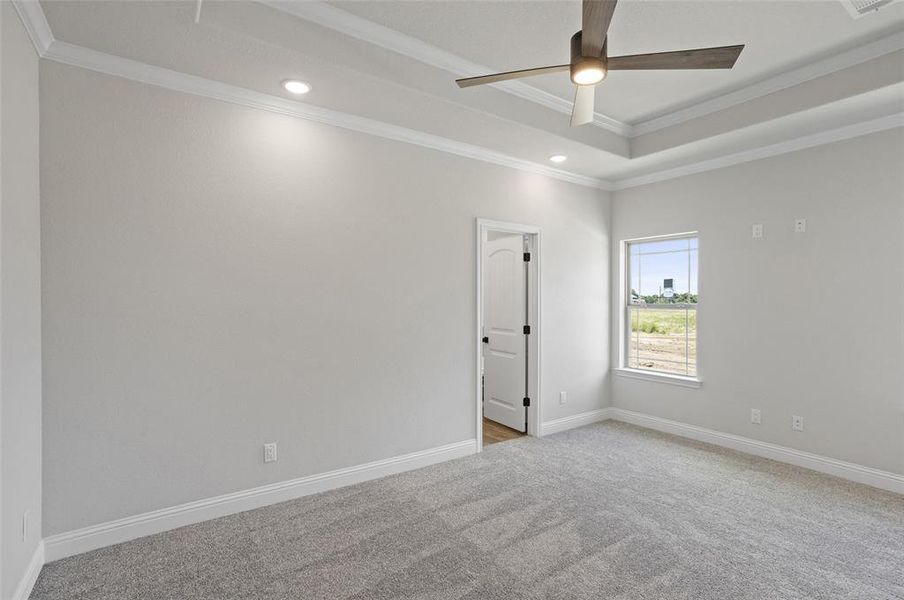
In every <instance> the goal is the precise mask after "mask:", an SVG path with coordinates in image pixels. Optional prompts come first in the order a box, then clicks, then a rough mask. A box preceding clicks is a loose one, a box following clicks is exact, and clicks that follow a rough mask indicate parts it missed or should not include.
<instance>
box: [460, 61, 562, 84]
mask: <svg viewBox="0 0 904 600" xmlns="http://www.w3.org/2000/svg"><path fill="white" fill-rule="evenodd" d="M570 68H571V65H553V66H551V67H537V68H535V69H521V70H520V71H506V72H505V73H494V74H492V75H481V76H479V77H465V78H464V79H456V80H455V83H457V84H458V87H461V88H466V87H471V86H472V85H483V84H485V83H496V82H497V81H508V80H509V79H521V78H522V77H532V76H534V75H545V74H546V73H558V72H559V71H567V70H568V69H570Z"/></svg>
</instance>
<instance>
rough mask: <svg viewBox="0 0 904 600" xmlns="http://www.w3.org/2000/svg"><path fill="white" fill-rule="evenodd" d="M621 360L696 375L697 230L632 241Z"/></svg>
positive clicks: (648, 368) (635, 365)
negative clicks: (683, 233)
mask: <svg viewBox="0 0 904 600" xmlns="http://www.w3.org/2000/svg"><path fill="white" fill-rule="evenodd" d="M626 251H627V277H626V281H627V282H628V286H627V287H628V289H627V290H625V303H626V311H625V315H626V319H627V323H626V326H625V332H626V335H625V338H626V339H625V344H624V354H625V356H624V360H623V361H622V365H623V366H624V367H627V368H629V369H638V370H643V371H651V372H658V373H665V374H669V375H680V376H685V377H696V376H697V300H698V293H697V254H698V244H697V235H696V234H688V235H681V236H671V237H664V238H656V239H647V240H638V241H633V242H628V243H627V248H626Z"/></svg>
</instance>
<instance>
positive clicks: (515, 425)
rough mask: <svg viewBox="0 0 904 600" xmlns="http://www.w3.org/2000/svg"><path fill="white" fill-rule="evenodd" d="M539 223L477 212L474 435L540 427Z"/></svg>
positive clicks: (492, 436) (508, 434) (494, 436)
mask: <svg viewBox="0 0 904 600" xmlns="http://www.w3.org/2000/svg"><path fill="white" fill-rule="evenodd" d="M539 315H540V228H539V227H534V226H531V225H522V224H518V223H503V222H499V221H489V220H485V219H478V220H477V352H476V355H477V374H478V377H477V442H478V449H482V448H483V446H484V445H486V444H493V443H497V442H504V441H508V440H511V439H516V438H519V437H522V436H524V435H537V431H538V430H539V427H538V424H539V422H540V414H541V413H540V409H541V403H540V398H539V394H538V390H539V389H540V319H539Z"/></svg>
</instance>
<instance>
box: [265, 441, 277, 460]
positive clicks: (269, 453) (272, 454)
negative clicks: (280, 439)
mask: <svg viewBox="0 0 904 600" xmlns="http://www.w3.org/2000/svg"><path fill="white" fill-rule="evenodd" d="M264 462H265V463H270V462H276V442H271V443H269V444H264Z"/></svg>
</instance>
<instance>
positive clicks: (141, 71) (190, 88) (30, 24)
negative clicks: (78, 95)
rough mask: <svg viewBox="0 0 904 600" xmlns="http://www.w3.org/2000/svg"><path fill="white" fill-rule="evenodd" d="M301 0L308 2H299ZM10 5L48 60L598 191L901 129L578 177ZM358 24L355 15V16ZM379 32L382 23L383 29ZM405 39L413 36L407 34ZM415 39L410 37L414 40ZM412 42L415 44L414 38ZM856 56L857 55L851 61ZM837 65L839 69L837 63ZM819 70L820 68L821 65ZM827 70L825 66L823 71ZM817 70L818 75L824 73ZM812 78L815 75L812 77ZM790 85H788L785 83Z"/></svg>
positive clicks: (903, 37) (33, 5)
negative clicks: (269, 88) (118, 44)
mask: <svg viewBox="0 0 904 600" xmlns="http://www.w3.org/2000/svg"><path fill="white" fill-rule="evenodd" d="M300 4H308V3H300ZM13 5H14V6H15V7H16V11H17V13H18V14H19V17H20V18H21V19H22V22H23V24H24V26H25V29H26V30H27V31H28V32H29V36H31V39H32V42H33V43H34V44H35V49H36V50H37V51H38V53H39V54H40V55H41V56H42V57H43V58H46V59H48V60H53V61H56V62H60V63H64V64H68V65H72V66H76V67H81V68H84V69H89V70H92V71H97V72H100V73H105V74H107V75H113V76H116V77H122V78H125V79H130V80H133V81H138V82H141V83H146V84H149V85H154V86H158V87H163V88H167V89H171V90H175V91H179V92H183V93H187V94H193V95H197V96H203V97H207V98H212V99H215V100H220V101H223V102H229V103H232V104H237V105H241V106H246V107H249V108H256V109H259V110H266V111H270V112H275V113H279V114H284V115H289V116H294V117H298V118H302V119H307V120H311V121H317V122H320V123H325V124H328V125H333V126H336V127H341V128H343V129H349V130H352V131H358V132H361V133H366V134H369V135H374V136H377V137H382V138H385V139H391V140H395V141H399V142H404V143H408V144H413V145H417V146H422V147H424V148H430V149H432V150H439V151H441V152H446V153H449V154H454V155H456V156H463V157H466V158H471V159H474V160H480V161H483V162H487V163H491V164H496V165H500V166H505V167H510V168H513V169H518V170H520V171H526V172H530V173H536V174H539V175H544V176H547V177H551V178H554V179H559V180H562V181H568V182H570V183H575V184H578V185H583V186H587V187H593V188H598V189H602V190H607V191H618V190H625V189H629V188H633V187H638V186H642V185H648V184H650V183H656V182H660V181H666V180H669V179H675V178H678V177H684V176H686V175H693V174H695V173H703V172H705V171H712V170H715V169H721V168H723V167H729V166H733V165H738V164H741V163H745V162H750V161H754V160H759V159H762V158H768V157H771V156H777V155H780V154H785V153H788V152H794V151H797V150H803V149H806V148H812V147H815V146H820V145H822V144H829V143H832V142H837V141H841V140H845V139H849V138H853V137H858V136H862V135H867V134H870V133H876V132H879V131H884V130H886V129H893V128H896V127H904V112H901V113H896V114H893V115H889V116H886V117H881V118H878V119H872V120H869V121H864V122H861V123H854V124H852V125H847V126H845V127H840V128H836V129H832V130H827V131H823V132H819V133H815V134H810V135H806V136H802V137H799V138H795V139H791V140H785V141H783V142H779V143H775V144H771V145H767V146H761V147H758V148H750V149H747V150H743V151H740V152H735V153H732V154H727V155H724V156H720V157H718V158H714V159H708V160H703V161H698V162H694V163H690V164H686V165H682V166H680V167H675V168H671V169H664V170H659V171H654V172H652V173H648V174H645V175H640V176H636V177H626V178H622V179H616V180H613V179H602V178H596V177H590V176H587V175H580V174H578V173H572V172H570V171H564V170H562V169H556V168H553V167H549V166H546V165H543V164H540V163H535V162H532V161H528V160H524V159H521V158H517V157H514V156H510V155H508V154H504V153H501V152H497V151H495V150H491V149H489V148H484V147H482V146H476V145H472V144H467V143H464V142H459V141H456V140H452V139H449V138H444V137H441V136H437V135H432V134H428V133H424V132H421V131H417V130H414V129H408V128H406V127H401V126H398V125H393V124H390V123H385V122H383V121H378V120H376V119H370V118H367V117H360V116H356V115H351V114H348V113H343V112H339V111H335V110H330V109H327V108H322V107H319V106H313V105H310V104H305V103H302V102H297V101H293V100H288V99H286V98H282V97H279V96H273V95H270V94H265V93H262V92H256V91H254V90H249V89H246V88H242V87H238V86H234V85H230V84H227V83H223V82H221V81H215V80H211V79H205V78H203V77H198V76H195V75H189V74H187V73H181V72H178V71H173V70H170V69H164V68H162V67H157V66H154V65H150V64H147V63H142V62H139V61H134V60H131V59H127V58H122V57H120V56H114V55H112V54H106V53H103V52H99V51H97V50H92V49H90V48H85V47H82V46H77V45H74V44H69V43H67V42H62V41H59V40H56V39H54V38H53V35H52V33H51V30H50V27H49V25H48V24H47V19H46V18H45V17H44V12H43V10H42V9H41V6H40V4H38V2H36V1H35V0H13ZM362 21H363V19H362ZM384 29H385V28H384ZM412 39H413V38H412ZM415 42H418V41H417V40H415ZM418 43H420V42H418ZM897 46H901V47H904V33H901V34H894V35H892V36H888V37H886V38H882V39H881V40H878V41H877V42H874V43H873V44H867V45H866V46H861V47H860V48H857V49H855V51H851V52H850V53H845V58H843V59H838V56H840V55H836V57H834V58H835V59H836V62H835V63H834V64H835V65H836V66H835V69H834V70H838V69H839V68H845V67H846V66H852V65H853V64H857V62H847V64H844V63H845V61H858V62H863V61H865V60H870V58H875V57H878V56H882V55H883V54H887V53H888V52H893V51H895V50H897V49H900V48H899V47H897ZM857 57H859V59H858V58H857ZM837 65H842V66H837ZM822 68H826V67H825V66H823V67H822ZM829 72H831V71H829ZM824 74H825V73H824ZM816 76H818V75H816ZM791 85H793V84H791Z"/></svg>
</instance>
